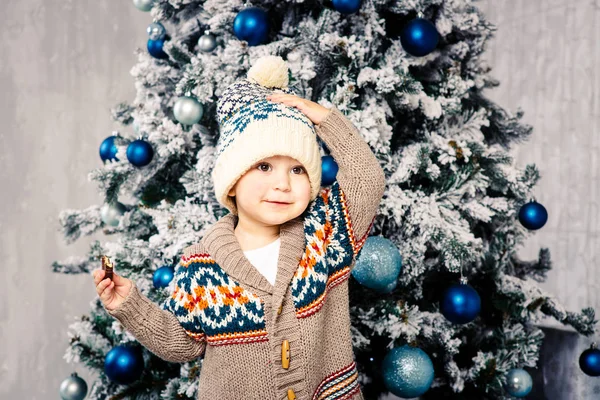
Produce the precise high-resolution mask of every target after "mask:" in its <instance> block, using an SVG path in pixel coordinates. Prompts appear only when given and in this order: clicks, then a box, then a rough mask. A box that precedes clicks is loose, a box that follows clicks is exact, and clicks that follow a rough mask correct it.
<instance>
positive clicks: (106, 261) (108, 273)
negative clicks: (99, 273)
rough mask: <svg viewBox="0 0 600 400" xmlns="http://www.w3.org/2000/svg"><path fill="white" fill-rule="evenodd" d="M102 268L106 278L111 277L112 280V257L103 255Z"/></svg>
mask: <svg viewBox="0 0 600 400" xmlns="http://www.w3.org/2000/svg"><path fill="white" fill-rule="evenodd" d="M102 269H103V270H104V271H105V275H104V277H105V278H109V279H110V280H111V281H112V278H113V265H112V263H111V262H110V258H108V257H106V256H102Z"/></svg>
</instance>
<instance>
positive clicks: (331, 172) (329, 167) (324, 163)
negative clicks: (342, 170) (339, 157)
mask: <svg viewBox="0 0 600 400" xmlns="http://www.w3.org/2000/svg"><path fill="white" fill-rule="evenodd" d="M338 170H339V167H338V165H337V163H336V162H335V159H334V158H333V157H332V156H323V157H321V186H329V185H331V184H332V183H333V182H335V177H336V176H337V173H338Z"/></svg>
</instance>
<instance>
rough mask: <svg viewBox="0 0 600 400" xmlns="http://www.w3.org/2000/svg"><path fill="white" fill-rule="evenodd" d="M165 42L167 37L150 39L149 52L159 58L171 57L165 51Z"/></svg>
mask: <svg viewBox="0 0 600 400" xmlns="http://www.w3.org/2000/svg"><path fill="white" fill-rule="evenodd" d="M164 44H165V39H158V40H152V39H148V46H147V47H148V53H150V55H151V56H152V57H154V58H158V59H161V60H164V59H166V58H169V56H168V55H167V53H165V52H164V51H163V45H164Z"/></svg>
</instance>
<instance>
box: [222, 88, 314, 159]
mask: <svg viewBox="0 0 600 400" xmlns="http://www.w3.org/2000/svg"><path fill="white" fill-rule="evenodd" d="M276 90H279V91H281V92H283V93H287V94H294V92H293V91H292V90H290V89H289V88H281V89H279V88H277V89H276ZM273 92H274V90H272V89H269V88H266V87H264V86H261V85H259V84H257V83H253V82H250V81H249V80H247V79H244V80H241V81H238V82H235V83H233V84H232V85H231V86H229V88H227V91H226V92H225V93H224V94H223V96H221V98H220V99H219V103H218V106H217V118H218V120H219V124H220V126H221V136H220V137H219V143H218V145H217V156H219V155H220V154H221V153H223V151H224V150H225V149H226V148H227V147H228V146H229V144H230V143H231V142H232V141H234V140H235V139H236V137H237V135H243V134H244V131H245V130H246V128H247V127H248V125H250V124H251V123H252V122H253V121H260V120H265V119H267V118H268V117H269V116H271V115H272V116H276V117H280V118H290V119H293V120H295V121H297V122H299V123H301V124H304V125H306V127H307V128H309V129H314V125H313V123H312V122H311V121H310V120H309V119H308V118H307V117H306V116H305V115H304V114H303V113H302V112H300V111H298V110H297V109H295V108H291V107H288V106H285V105H283V104H281V103H274V102H272V101H269V100H267V99H266V97H267V96H268V95H269V94H271V93H273ZM315 134H316V133H315Z"/></svg>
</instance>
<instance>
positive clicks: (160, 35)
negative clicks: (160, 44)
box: [146, 22, 167, 40]
mask: <svg viewBox="0 0 600 400" xmlns="http://www.w3.org/2000/svg"><path fill="white" fill-rule="evenodd" d="M146 32H147V33H148V37H149V38H150V39H152V40H162V39H164V38H165V36H167V30H166V29H165V27H164V26H163V24H161V23H160V22H153V23H151V24H150V25H148V28H146Z"/></svg>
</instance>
